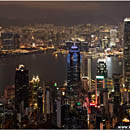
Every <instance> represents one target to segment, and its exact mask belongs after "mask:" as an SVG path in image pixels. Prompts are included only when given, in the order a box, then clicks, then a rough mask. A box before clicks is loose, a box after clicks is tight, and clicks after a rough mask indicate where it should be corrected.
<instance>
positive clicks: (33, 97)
mask: <svg viewBox="0 0 130 130" xmlns="http://www.w3.org/2000/svg"><path fill="white" fill-rule="evenodd" d="M39 85H40V79H39V76H38V75H37V76H33V78H32V80H31V81H30V104H31V105H32V107H33V109H36V108H37V107H38V99H37V96H38V95H37V90H38V88H39Z"/></svg>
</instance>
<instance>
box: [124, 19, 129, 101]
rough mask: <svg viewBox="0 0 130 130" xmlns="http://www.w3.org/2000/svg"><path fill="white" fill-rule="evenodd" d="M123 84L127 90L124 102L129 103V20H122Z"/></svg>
mask: <svg viewBox="0 0 130 130" xmlns="http://www.w3.org/2000/svg"><path fill="white" fill-rule="evenodd" d="M123 75H124V84H125V88H126V89H127V94H126V102H127V103H129V102H130V92H128V91H129V90H130V18H125V19H124V69H123Z"/></svg>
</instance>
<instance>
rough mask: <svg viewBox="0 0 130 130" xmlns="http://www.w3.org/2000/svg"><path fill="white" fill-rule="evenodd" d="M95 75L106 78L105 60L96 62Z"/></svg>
mask: <svg viewBox="0 0 130 130" xmlns="http://www.w3.org/2000/svg"><path fill="white" fill-rule="evenodd" d="M97 75H98V76H104V78H107V65H106V60H105V59H98V61H97Z"/></svg>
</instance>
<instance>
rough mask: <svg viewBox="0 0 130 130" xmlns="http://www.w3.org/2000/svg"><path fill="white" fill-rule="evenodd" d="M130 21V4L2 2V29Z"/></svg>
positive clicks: (0, 19) (0, 7)
mask: <svg viewBox="0 0 130 130" xmlns="http://www.w3.org/2000/svg"><path fill="white" fill-rule="evenodd" d="M125 17H130V2H129V1H127V2H87V1H86V2H65V1H64V2H49V1H48V2H2V1H1V2H0V25H1V26H2V25H12V24H13V25H15V24H16V25H22V24H29V23H30V24H34V23H54V24H56V25H74V24H86V23H94V24H105V23H106V24H118V23H119V22H121V21H123V19H124V18H125Z"/></svg>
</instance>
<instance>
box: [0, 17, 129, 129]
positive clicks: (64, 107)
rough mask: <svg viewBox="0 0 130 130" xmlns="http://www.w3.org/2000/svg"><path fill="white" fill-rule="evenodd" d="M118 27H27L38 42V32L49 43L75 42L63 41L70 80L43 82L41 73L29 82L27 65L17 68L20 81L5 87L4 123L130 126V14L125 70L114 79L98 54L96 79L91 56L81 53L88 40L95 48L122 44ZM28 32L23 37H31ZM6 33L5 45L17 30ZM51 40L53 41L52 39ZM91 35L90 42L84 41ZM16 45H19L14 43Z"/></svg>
mask: <svg viewBox="0 0 130 130" xmlns="http://www.w3.org/2000/svg"><path fill="white" fill-rule="evenodd" d="M30 28H31V27H30ZM15 29H16V28H15ZM59 30H60V31H59ZM119 30H120V27H118V28H117V27H116V28H114V29H113V27H111V26H110V27H107V28H105V27H104V26H100V27H98V26H94V27H93V26H91V24H87V25H77V26H72V27H63V26H62V27H59V26H58V27H55V26H54V25H37V26H35V27H34V28H31V30H28V31H27V29H26V28H24V30H23V29H22V31H25V33H26V34H28V33H29V34H30V35H28V36H29V37H30V38H31V39H32V41H33V42H35V43H36V44H37V43H38V41H37V40H36V37H37V38H38V37H39V39H41V40H42V43H44V44H45V43H46V42H47V44H48V43H49V44H50V43H51V42H52V43H54V44H55V43H57V41H58V40H59V43H63V42H65V41H64V40H74V41H76V42H75V43H73V42H67V43H66V44H61V45H59V46H60V47H66V49H69V53H68V55H67V82H66V83H65V84H64V85H63V86H59V85H58V83H56V82H55V81H54V82H53V81H52V82H49V83H43V84H42V83H41V81H40V78H39V76H38V75H36V76H33V77H32V80H31V81H29V70H28V69H27V68H26V67H25V66H24V65H19V66H18V67H17V68H16V72H15V78H14V80H15V84H14V85H13V86H8V87H7V88H5V92H4V97H5V99H6V100H5V101H4V99H3V100H2V101H1V103H0V127H1V128H65V129H68V128H70V129H72V128H80V129H82V128H86V129H87V128H89V129H113V128H121V127H122V126H125V127H127V128H129V123H130V118H129V117H130V116H129V115H130V37H129V34H130V18H126V19H125V20H124V38H123V40H124V45H123V49H124V59H123V74H122V75H120V74H118V73H115V74H113V76H112V79H108V76H107V73H108V71H107V64H106V60H105V59H98V60H97V67H96V70H97V72H96V77H95V79H92V71H93V70H92V56H91V55H89V56H85V55H82V56H81V53H80V50H81V48H80V46H83V45H84V44H85V45H86V44H88V45H87V46H88V49H89V46H91V48H92V47H95V46H97V47H99V49H100V48H102V49H103V50H104V49H106V48H108V47H121V46H122V35H119V33H121V32H119ZM48 31H49V33H48ZM36 32H37V33H36ZM86 32H87V34H88V35H87V37H86ZM99 32H100V33H99ZM39 33H40V34H43V36H44V37H42V36H41V35H40V34H39ZM38 34H39V35H38ZM45 34H48V35H47V36H46V35H45ZM26 36H27V35H26ZM26 36H23V37H24V38H25V37H26ZM5 37H6V38H7V37H8V39H5ZM23 37H22V38H23ZM29 37H26V39H23V40H22V41H24V42H25V41H26V40H29V39H28V38H29ZM1 38H2V40H3V41H2V44H5V43H4V42H6V40H10V41H11V40H14V39H15V38H16V35H15V34H12V33H11V34H8V35H7V36H6V33H4V34H2V35H1ZM17 38H19V37H17ZM70 38H71V39H70ZM78 38H80V39H78ZM48 39H51V41H50V42H48ZM55 40H56V41H55ZM86 40H87V41H88V42H87V43H85V42H83V41H86ZM14 41H15V40H14ZM16 41H17V40H16ZM29 41H30V40H29ZM29 41H26V42H29ZM36 41H37V42H36ZM81 41H82V42H81ZM14 43H15V42H14ZM30 44H31V43H30ZM85 45H84V46H85ZM3 47H5V46H3ZM6 47H7V46H6ZM6 47H5V48H6ZM8 47H9V46H8ZM13 47H14V48H17V47H18V46H15V44H14V45H13ZM8 49H9V48H8ZM85 50H86V49H85ZM119 113H120V114H119Z"/></svg>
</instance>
